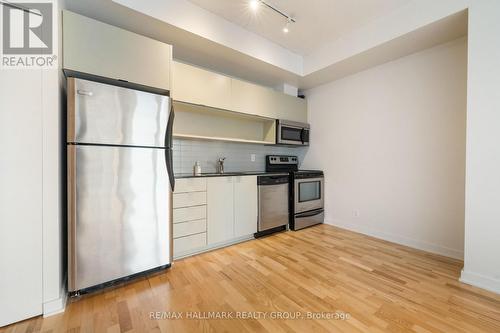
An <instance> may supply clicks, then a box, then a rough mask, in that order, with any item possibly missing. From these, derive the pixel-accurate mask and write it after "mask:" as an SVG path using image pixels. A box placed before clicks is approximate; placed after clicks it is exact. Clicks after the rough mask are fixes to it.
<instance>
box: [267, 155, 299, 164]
mask: <svg viewBox="0 0 500 333" xmlns="http://www.w3.org/2000/svg"><path fill="white" fill-rule="evenodd" d="M266 159H267V161H266V162H267V163H269V164H288V165H298V164H299V160H298V158H297V156H284V155H267V156H266Z"/></svg>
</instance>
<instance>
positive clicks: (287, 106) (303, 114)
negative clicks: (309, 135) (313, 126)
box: [275, 93, 307, 123]
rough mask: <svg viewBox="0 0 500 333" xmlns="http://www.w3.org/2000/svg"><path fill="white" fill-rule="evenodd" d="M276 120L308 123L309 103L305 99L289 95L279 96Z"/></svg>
mask: <svg viewBox="0 0 500 333" xmlns="http://www.w3.org/2000/svg"><path fill="white" fill-rule="evenodd" d="M276 104H277V105H276V109H275V111H276V118H277V119H286V120H292V121H298V122H301V123H307V102H306V100H305V99H302V98H298V97H293V96H290V95H287V94H280V93H278V94H277V102H276Z"/></svg>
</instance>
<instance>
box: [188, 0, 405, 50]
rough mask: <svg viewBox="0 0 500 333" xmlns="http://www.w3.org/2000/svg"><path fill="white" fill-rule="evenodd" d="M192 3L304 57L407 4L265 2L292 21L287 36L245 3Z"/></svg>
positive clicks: (274, 20) (277, 20) (382, 0)
mask: <svg viewBox="0 0 500 333" xmlns="http://www.w3.org/2000/svg"><path fill="white" fill-rule="evenodd" d="M189 1H191V2H192V3H194V4H196V5H198V6H200V7H202V8H204V9H206V10H208V11H210V12H212V13H214V14H216V15H219V16H221V17H223V18H225V19H226V20H228V21H231V22H233V23H235V24H238V25H240V26H242V27H244V28H245V29H247V30H250V31H252V32H254V33H256V34H258V35H261V36H262V37H264V38H267V39H269V40H271V41H273V42H275V43H277V44H279V45H281V46H283V47H285V48H287V49H289V50H291V51H293V52H295V53H298V54H300V55H308V54H310V53H311V52H312V51H314V50H315V49H317V48H318V47H320V46H321V45H322V44H323V43H325V42H330V41H333V40H336V39H338V38H339V37H341V36H343V35H345V34H348V33H349V32H350V31H352V30H355V29H356V28H359V27H361V26H363V25H365V24H368V23H369V22H370V21H372V20H374V19H376V18H379V17H381V16H384V15H386V14H388V13H389V12H391V11H393V10H395V9H397V8H399V7H401V6H403V5H405V4H407V3H409V2H411V0H266V2H268V3H269V4H272V5H273V6H275V7H276V8H278V9H280V10H282V11H284V12H285V13H287V14H289V15H291V16H292V17H294V18H295V19H296V20H297V22H296V23H294V24H292V25H291V26H290V32H289V33H288V34H284V33H283V31H282V29H283V27H284V26H285V23H286V19H285V18H284V17H282V16H280V15H278V14H277V13H275V12H273V11H272V10H270V9H268V8H265V7H264V6H260V7H259V9H258V10H257V12H253V11H252V10H251V9H250V8H249V5H248V4H249V0H189Z"/></svg>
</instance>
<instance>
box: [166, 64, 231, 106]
mask: <svg viewBox="0 0 500 333" xmlns="http://www.w3.org/2000/svg"><path fill="white" fill-rule="evenodd" d="M173 64H174V66H173V81H172V83H173V84H172V87H173V89H172V97H173V99H174V100H176V101H181V102H187V103H192V104H199V105H205V106H210V107H213V108H219V109H226V110H229V109H230V108H231V78H229V77H227V76H224V75H220V74H217V73H214V72H210V71H207V70H204V69H201V68H198V67H194V66H190V65H186V64H183V63H180V62H176V61H175V62H174V63H173Z"/></svg>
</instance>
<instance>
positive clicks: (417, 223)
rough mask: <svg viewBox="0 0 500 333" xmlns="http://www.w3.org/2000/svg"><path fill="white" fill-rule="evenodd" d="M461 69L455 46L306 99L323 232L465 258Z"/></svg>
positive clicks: (463, 49)
mask: <svg viewBox="0 0 500 333" xmlns="http://www.w3.org/2000/svg"><path fill="white" fill-rule="evenodd" d="M466 70H467V46H466V40H465V38H462V39H459V40H456V41H453V42H450V43H447V44H444V45H440V46H437V47H434V48H431V49H428V50H424V51H422V52H420V53H416V54H413V55H410V56H407V57H404V58H401V59H398V60H396V61H392V62H390V63H386V64H384V65H381V66H378V67H374V68H372V69H369V70H366V71H364V72H361V73H358V74H355V75H352V76H349V77H346V78H344V79H341V80H338V81H335V82H332V83H329V84H326V85H324V86H320V87H317V88H314V89H311V90H309V91H307V92H306V96H307V100H308V108H309V109H308V110H309V122H310V123H311V129H312V132H311V146H310V149H309V151H308V153H307V155H306V159H305V163H304V166H303V167H304V168H306V169H307V168H311V169H316V168H319V169H323V170H324V171H325V178H326V180H325V181H326V185H325V199H326V202H325V209H326V217H325V220H326V223H330V224H334V225H338V226H341V227H345V228H348V229H352V230H355V231H359V232H362V233H366V234H371V235H374V236H376V237H379V238H384V239H388V240H392V241H395V242H398V243H402V244H407V245H409V246H413V247H416V248H421V249H425V250H429V251H432V252H436V253H441V254H444V255H448V256H452V257H457V258H461V257H462V256H463V242H464V241H463V238H464V182H465V170H464V169H465V112H466ZM357 212H359V216H356V215H357Z"/></svg>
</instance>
